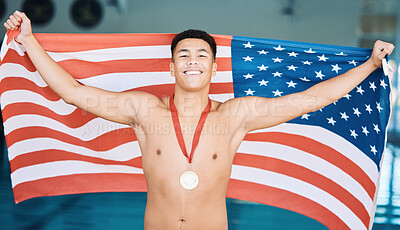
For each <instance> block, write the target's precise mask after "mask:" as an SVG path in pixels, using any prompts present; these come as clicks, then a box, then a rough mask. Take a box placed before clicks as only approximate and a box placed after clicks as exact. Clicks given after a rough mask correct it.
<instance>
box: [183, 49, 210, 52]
mask: <svg viewBox="0 0 400 230" xmlns="http://www.w3.org/2000/svg"><path fill="white" fill-rule="evenodd" d="M197 51H198V52H206V53H209V52H208V51H207V50H206V49H197ZM180 52H189V50H188V49H180V50H179V51H178V53H180Z"/></svg>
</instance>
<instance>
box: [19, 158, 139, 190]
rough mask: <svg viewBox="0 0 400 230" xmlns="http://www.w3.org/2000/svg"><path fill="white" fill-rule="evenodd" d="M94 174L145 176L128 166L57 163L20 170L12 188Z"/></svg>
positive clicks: (79, 162)
mask: <svg viewBox="0 0 400 230" xmlns="http://www.w3.org/2000/svg"><path fill="white" fill-rule="evenodd" d="M93 173H126V174H143V170H142V169H140V168H136V167H133V166H126V165H102V164H95V163H90V162H84V161H56V162H49V163H43V164H37V165H32V166H27V167H23V168H19V169H17V170H15V171H14V172H13V173H11V181H12V187H13V188H14V187H15V186H17V185H18V184H21V183H24V182H28V181H34V180H39V179H44V178H51V177H58V176H66V175H74V174H93Z"/></svg>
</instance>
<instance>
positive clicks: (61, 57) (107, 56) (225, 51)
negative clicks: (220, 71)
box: [47, 45, 231, 62]
mask: <svg viewBox="0 0 400 230" xmlns="http://www.w3.org/2000/svg"><path fill="white" fill-rule="evenodd" d="M170 47H171V46H170V45H161V46H134V47H119V48H108V49H96V50H88V51H79V52H47V53H48V54H49V56H50V57H51V58H52V59H53V60H55V61H56V62H60V61H65V60H71V59H73V60H82V61H89V62H102V61H112V60H129V59H159V58H171V49H170ZM218 57H224V58H225V57H228V58H229V57H231V48H230V47H229V46H218V47H217V58H218Z"/></svg>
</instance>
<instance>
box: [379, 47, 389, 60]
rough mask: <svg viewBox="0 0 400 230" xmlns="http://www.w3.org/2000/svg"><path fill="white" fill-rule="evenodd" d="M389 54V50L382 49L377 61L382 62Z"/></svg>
mask: <svg viewBox="0 0 400 230" xmlns="http://www.w3.org/2000/svg"><path fill="white" fill-rule="evenodd" d="M388 53H389V49H388V48H384V49H383V50H382V51H381V52H380V54H379V55H378V58H379V60H382V59H384V58H385V57H386V55H387V54H388Z"/></svg>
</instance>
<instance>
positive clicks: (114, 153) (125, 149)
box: [8, 137, 141, 161]
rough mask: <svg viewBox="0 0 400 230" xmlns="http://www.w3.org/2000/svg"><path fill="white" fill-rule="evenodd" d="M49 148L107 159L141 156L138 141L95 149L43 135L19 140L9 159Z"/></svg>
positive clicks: (10, 149) (116, 159)
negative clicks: (105, 148)
mask: <svg viewBox="0 0 400 230" xmlns="http://www.w3.org/2000/svg"><path fill="white" fill-rule="evenodd" d="M48 149H58V150H64V151H68V152H73V153H76V154H79V155H82V156H90V157H96V158H101V159H105V160H115V161H128V160H131V159H133V158H136V157H139V156H141V152H140V148H139V144H138V142H137V141H131V142H128V143H124V144H122V145H118V146H117V147H115V148H112V149H110V150H106V151H94V150H91V149H88V148H85V147H82V146H78V145H73V144H69V143H66V142H63V141H59V140H56V139H53V138H47V137H41V138H32V139H27V140H23V141H19V142H17V143H15V144H14V145H12V146H11V147H9V148H8V157H9V160H10V161H11V160H13V159H14V158H15V157H17V156H21V155H23V154H29V153H31V152H35V151H42V150H48Z"/></svg>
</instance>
